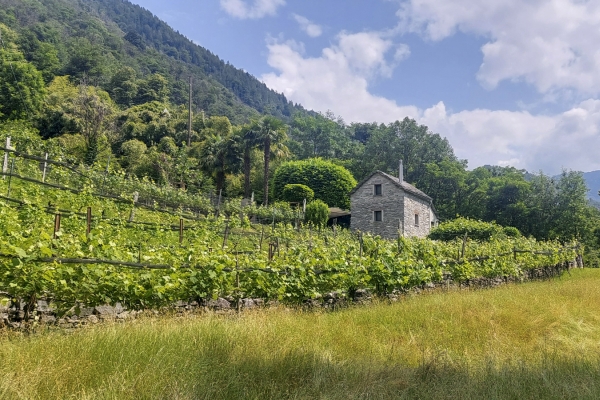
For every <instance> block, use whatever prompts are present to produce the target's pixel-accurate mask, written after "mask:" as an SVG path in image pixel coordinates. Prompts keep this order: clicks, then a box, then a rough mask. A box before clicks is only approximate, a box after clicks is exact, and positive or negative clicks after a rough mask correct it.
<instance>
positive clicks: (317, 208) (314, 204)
mask: <svg viewBox="0 0 600 400" xmlns="http://www.w3.org/2000/svg"><path fill="white" fill-rule="evenodd" d="M328 219H329V206H327V204H325V203H324V202H322V201H321V200H314V201H311V202H310V203H308V204H307V205H306V213H305V214H304V220H305V221H306V222H308V223H311V224H313V225H314V226H316V227H318V228H319V229H320V228H324V227H325V226H327V220H328Z"/></svg>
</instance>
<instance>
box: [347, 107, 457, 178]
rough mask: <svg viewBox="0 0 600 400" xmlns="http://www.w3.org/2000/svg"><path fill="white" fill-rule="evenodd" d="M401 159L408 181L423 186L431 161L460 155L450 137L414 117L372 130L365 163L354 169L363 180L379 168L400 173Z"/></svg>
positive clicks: (392, 172) (394, 173)
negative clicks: (442, 134) (437, 132)
mask: <svg viewBox="0 0 600 400" xmlns="http://www.w3.org/2000/svg"><path fill="white" fill-rule="evenodd" d="M399 160H403V161H404V166H405V168H406V170H405V174H404V176H405V179H406V181H407V182H410V183H412V184H414V185H415V186H417V187H422V180H423V178H424V177H425V175H426V174H427V167H426V165H427V163H439V162H441V161H443V160H457V158H456V156H455V155H454V150H453V149H452V146H450V143H449V142H448V140H447V139H445V138H442V137H441V136H440V135H438V134H436V133H432V132H430V131H429V128H427V126H425V125H418V124H417V123H416V121H415V120H413V119H409V118H404V120H402V121H396V122H394V123H391V124H389V125H387V126H386V125H380V126H379V127H378V128H377V129H372V130H371V135H370V137H369V139H368V141H367V143H366V145H365V148H364V153H363V157H362V160H361V163H360V164H356V165H355V167H354V168H356V169H353V171H352V172H353V173H354V175H355V176H356V177H358V178H359V179H362V177H365V176H368V175H369V174H370V173H371V172H373V171H376V170H380V171H383V172H387V173H390V174H392V175H394V176H396V175H397V174H398V161H399Z"/></svg>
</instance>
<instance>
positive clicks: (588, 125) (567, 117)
mask: <svg viewBox="0 0 600 400" xmlns="http://www.w3.org/2000/svg"><path fill="white" fill-rule="evenodd" d="M302 49H303V46H301V44H299V43H297V42H277V41H271V42H270V43H269V44H268V50H269V56H268V62H269V65H270V66H271V67H272V68H273V69H274V70H275V71H276V72H273V73H269V74H266V75H263V76H262V80H263V81H264V82H265V83H266V84H267V85H268V86H269V87H271V88H273V89H275V90H277V91H279V92H283V93H284V94H285V95H286V96H287V97H288V98H289V99H291V100H292V101H294V102H298V103H301V104H303V105H304V106H305V107H307V108H309V109H314V110H320V111H325V110H332V111H333V112H334V113H335V114H338V115H341V116H342V117H343V118H344V120H346V121H348V122H373V121H377V122H384V123H387V122H393V121H395V120H401V119H403V118H404V117H406V116H408V117H410V118H414V119H416V120H417V121H418V122H419V123H421V124H425V125H427V126H428V127H429V128H430V129H431V130H432V131H434V132H437V133H439V134H441V135H442V136H445V137H447V138H448V140H449V141H450V143H451V144H452V146H453V147H454V149H455V151H456V154H457V156H458V157H460V158H466V159H468V160H469V166H470V167H477V166H480V165H485V164H492V165H512V166H515V167H518V168H526V169H528V170H530V171H538V170H540V169H542V170H544V172H546V173H551V174H555V173H558V172H560V170H561V168H563V167H567V168H573V169H582V170H592V169H600V157H598V156H597V151H596V149H598V148H600V100H593V99H590V100H586V101H583V102H581V103H580V104H577V105H576V106H575V107H572V108H571V109H569V110H568V111H565V112H563V113H560V114H556V115H536V114H532V113H530V112H528V111H520V112H515V111H506V110H487V109H475V110H465V111H460V112H449V111H448V110H447V109H446V106H445V104H444V103H443V102H439V103H438V104H435V105H433V106H431V107H429V108H427V109H419V108H417V107H415V106H411V105H400V104H397V103H396V102H395V101H393V100H390V99H387V98H384V97H381V96H376V95H374V94H372V93H370V92H369V82H370V81H371V80H372V79H374V78H376V77H378V76H386V74H389V73H390V72H391V71H392V70H393V68H394V65H395V64H394V63H395V62H396V61H395V59H396V58H400V59H402V58H403V57H406V54H409V53H410V50H409V49H408V48H404V47H403V45H400V46H397V45H394V44H393V43H392V42H391V41H390V40H389V39H384V38H383V37H382V36H381V35H378V34H377V33H368V32H367V33H357V34H349V33H341V34H340V35H338V38H337V42H336V44H334V45H332V46H330V47H328V48H325V49H324V50H323V51H322V53H321V55H320V56H319V57H309V56H306V55H305V54H304V52H303V50H302ZM388 53H389V54H390V57H387V58H392V59H394V61H392V62H389V61H387V58H386V56H387V55H388ZM398 53H399V54H400V56H398Z"/></svg>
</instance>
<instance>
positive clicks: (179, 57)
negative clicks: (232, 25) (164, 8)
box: [0, 0, 302, 122]
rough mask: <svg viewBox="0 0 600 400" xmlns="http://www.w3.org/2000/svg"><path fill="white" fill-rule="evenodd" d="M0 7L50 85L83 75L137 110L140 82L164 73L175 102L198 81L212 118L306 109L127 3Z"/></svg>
mask: <svg viewBox="0 0 600 400" xmlns="http://www.w3.org/2000/svg"><path fill="white" fill-rule="evenodd" d="M0 6H1V9H0V23H3V24H5V25H7V26H8V27H9V28H11V29H13V30H15V31H17V32H20V33H22V37H21V38H20V40H19V46H20V48H21V50H22V51H23V53H24V55H25V57H26V58H27V60H28V61H31V62H32V63H33V64H34V65H35V66H36V67H37V68H38V69H39V70H40V71H42V72H43V74H44V78H45V80H46V81H47V82H48V81H50V80H51V78H52V77H53V76H54V75H69V76H71V77H72V78H81V77H82V76H83V75H85V76H86V77H87V78H88V79H89V81H90V82H91V83H93V84H95V85H98V86H100V87H102V88H103V89H105V90H107V91H109V92H110V91H113V92H114V91H119V93H120V95H119V96H117V98H115V101H116V102H117V103H118V104H120V105H132V104H135V103H140V102H143V100H144V98H143V95H141V94H140V95H139V96H138V97H137V98H136V96H135V93H133V92H134V91H133V90H132V89H133V88H132V85H134V84H135V83H136V80H139V79H143V78H144V77H148V76H151V75H153V74H160V75H161V76H162V77H163V78H165V79H166V81H167V86H168V87H169V93H168V98H169V100H170V101H171V102H173V103H174V104H184V103H187V99H188V77H189V76H192V77H193V78H194V82H195V84H194V85H195V87H196V90H195V91H194V97H193V104H194V108H195V109H196V110H198V111H199V110H204V111H205V112H206V113H208V114H210V115H225V116H227V117H228V118H229V119H230V120H232V121H234V122H244V121H247V120H248V119H249V117H251V116H253V115H257V113H264V112H266V113H269V114H273V115H275V116H278V117H280V118H283V119H289V117H290V116H291V114H292V112H294V111H298V110H302V109H301V108H300V107H298V106H294V105H293V104H292V103H290V102H288V101H287V99H286V98H285V96H283V95H282V94H278V93H276V92H274V91H272V90H270V89H268V88H267V87H266V86H265V85H264V84H263V83H262V82H260V81H258V80H257V79H256V78H254V77H253V76H251V75H249V74H248V73H246V72H243V71H241V70H239V69H237V68H235V67H233V66H231V65H229V64H228V63H225V62H224V61H222V60H221V59H219V57H217V56H216V55H214V54H212V53H211V52H210V51H208V50H206V49H204V48H202V47H200V46H198V45H196V44H194V43H192V42H191V41H190V40H188V39H187V38H185V37H184V36H183V35H181V34H179V33H177V32H175V31H174V30H173V29H172V28H170V27H169V26H168V25H167V24H165V23H164V22H162V21H161V20H159V19H158V18H157V17H155V16H154V15H153V14H152V13H150V12H149V11H147V10H145V9H143V8H142V7H139V6H137V5H134V4H131V3H129V2H128V1H122V0H86V1H80V0H79V1H78V0H45V1H36V0H0ZM124 67H125V68H124ZM127 67H128V68H127ZM129 68H132V70H131V69H129Z"/></svg>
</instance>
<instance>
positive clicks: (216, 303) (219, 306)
mask: <svg viewBox="0 0 600 400" xmlns="http://www.w3.org/2000/svg"><path fill="white" fill-rule="evenodd" d="M208 307H209V308H212V309H215V310H229V309H230V308H231V303H230V302H228V301H227V300H225V299H224V298H222V297H219V298H218V299H217V300H209V302H208Z"/></svg>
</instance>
